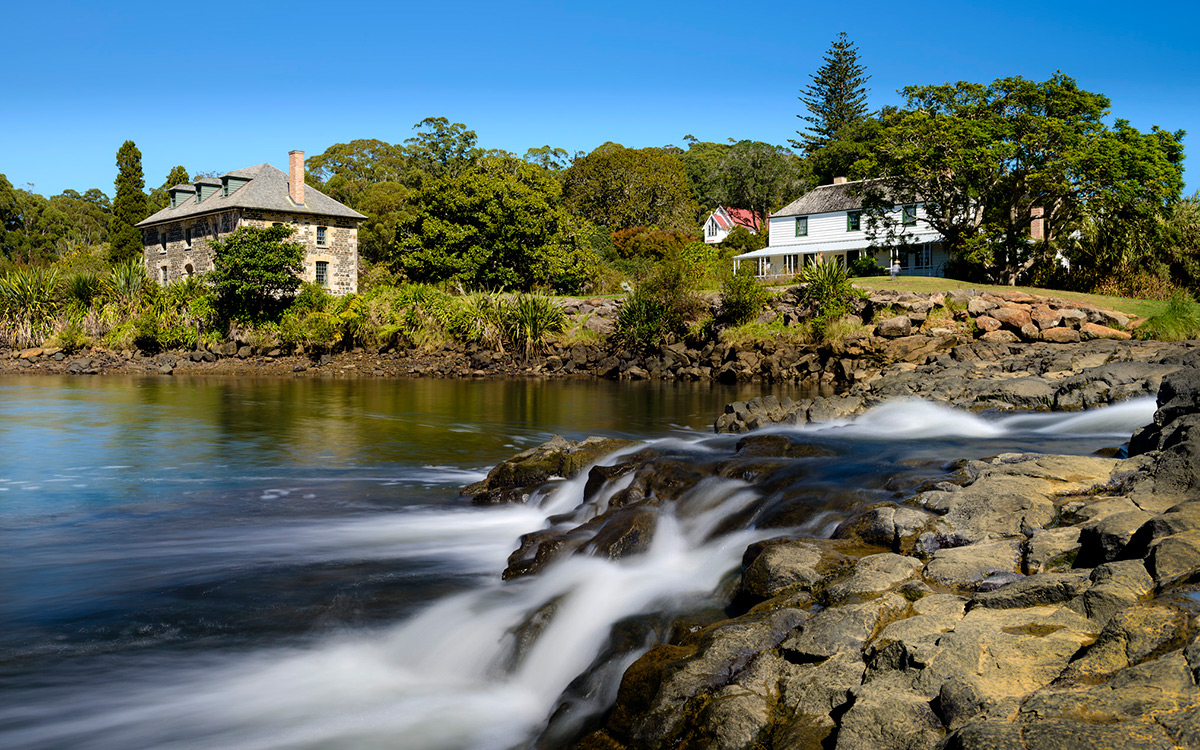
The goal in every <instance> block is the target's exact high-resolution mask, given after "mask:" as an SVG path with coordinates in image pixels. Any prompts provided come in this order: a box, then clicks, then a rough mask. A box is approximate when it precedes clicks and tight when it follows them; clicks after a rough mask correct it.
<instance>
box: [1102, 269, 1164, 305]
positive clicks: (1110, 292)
mask: <svg viewBox="0 0 1200 750" xmlns="http://www.w3.org/2000/svg"><path fill="white" fill-rule="evenodd" d="M1177 292H1178V289H1177V288H1176V287H1175V285H1174V284H1172V283H1171V282H1170V280H1169V279H1163V278H1161V277H1159V276H1156V275H1155V274H1152V273H1148V272H1146V271H1140V270H1130V269H1125V270H1123V271H1120V272H1118V273H1116V274H1114V275H1112V276H1109V277H1108V278H1106V279H1105V280H1104V281H1102V282H1100V283H1099V284H1097V285H1096V286H1095V287H1093V288H1092V294H1103V295H1105V296H1108V297H1128V298H1130V299H1155V300H1170V299H1174V298H1175V296H1176V294H1177Z"/></svg>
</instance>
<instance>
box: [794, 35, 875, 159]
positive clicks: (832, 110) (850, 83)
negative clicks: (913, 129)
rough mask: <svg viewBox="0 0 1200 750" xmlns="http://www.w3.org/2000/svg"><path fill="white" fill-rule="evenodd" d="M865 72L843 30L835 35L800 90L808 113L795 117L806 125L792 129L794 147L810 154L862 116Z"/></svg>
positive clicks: (865, 106)
mask: <svg viewBox="0 0 1200 750" xmlns="http://www.w3.org/2000/svg"><path fill="white" fill-rule="evenodd" d="M866 71H867V69H866V68H864V67H863V66H862V65H860V64H859V62H858V48H857V47H856V46H855V45H854V43H853V42H851V41H850V40H849V39H847V38H846V32H844V31H843V32H841V33H840V34H838V38H837V39H835V40H834V42H833V44H832V45H831V46H830V47H829V50H828V51H826V53H825V63H824V64H823V65H821V67H820V68H819V69H818V70H817V72H816V74H815V75H812V76H810V78H812V83H811V84H809V85H808V86H807V87H805V89H804V90H803V91H802V92H801V93H800V96H799V99H800V101H802V102H804V107H805V109H807V110H808V112H809V114H808V115H796V116H797V117H799V118H800V119H801V120H803V121H804V122H806V123H809V125H808V130H807V132H806V131H803V130H797V131H796V134H797V135H799V136H800V140H793V141H791V144H792V146H793V147H794V148H798V149H803V150H804V152H805V154H807V155H810V156H811V155H812V154H813V153H815V152H817V151H819V150H821V149H822V148H824V147H825V146H827V145H829V143H830V142H831V141H834V140H836V139H837V137H838V131H840V130H841V129H842V128H844V127H846V126H847V125H854V124H856V123H858V122H861V121H862V120H863V119H865V118H866V116H867V114H868V110H867V91H868V90H869V89H867V87H866V85H867V81H868V80H870V78H871V76H869V75H865V74H866Z"/></svg>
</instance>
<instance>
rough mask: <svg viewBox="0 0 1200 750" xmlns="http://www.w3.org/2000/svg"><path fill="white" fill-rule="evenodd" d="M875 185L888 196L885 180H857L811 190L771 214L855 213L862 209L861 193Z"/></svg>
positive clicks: (773, 216)
mask: <svg viewBox="0 0 1200 750" xmlns="http://www.w3.org/2000/svg"><path fill="white" fill-rule="evenodd" d="M873 183H874V184H877V185H879V186H881V187H883V188H884V195H885V196H886V195H887V192H888V191H887V181H886V180H884V179H876V180H856V181H854V182H843V183H841V184H840V185H821V186H820V187H815V188H813V189H812V190H809V191H808V192H807V193H805V194H804V195H802V196H800V197H799V198H797V199H796V200H794V201H792V202H791V203H789V204H787V205H786V206H784V207H783V208H781V209H779V210H778V211H776V212H775V213H773V214H771V217H772V218H778V217H780V216H807V215H809V214H826V213H831V212H833V211H854V210H856V209H859V208H862V204H863V198H862V194H861V192H862V190H863V188H865V187H868V186H871V185H872V184H873Z"/></svg>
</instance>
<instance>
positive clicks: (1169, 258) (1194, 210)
mask: <svg viewBox="0 0 1200 750" xmlns="http://www.w3.org/2000/svg"><path fill="white" fill-rule="evenodd" d="M1160 236H1161V237H1162V247H1163V249H1164V252H1163V254H1162V255H1161V256H1160V259H1161V261H1162V262H1163V263H1165V264H1166V266H1167V276H1168V278H1170V279H1171V280H1172V281H1174V282H1175V283H1176V284H1178V285H1180V286H1182V287H1184V288H1186V289H1188V290H1189V291H1191V293H1192V294H1193V295H1197V294H1200V192H1197V193H1193V194H1192V195H1190V196H1188V197H1186V198H1183V199H1181V200H1180V201H1179V202H1178V203H1176V204H1175V205H1173V206H1171V209H1170V211H1169V213H1168V214H1167V215H1166V216H1165V217H1164V218H1163V220H1162V232H1161V235H1160Z"/></svg>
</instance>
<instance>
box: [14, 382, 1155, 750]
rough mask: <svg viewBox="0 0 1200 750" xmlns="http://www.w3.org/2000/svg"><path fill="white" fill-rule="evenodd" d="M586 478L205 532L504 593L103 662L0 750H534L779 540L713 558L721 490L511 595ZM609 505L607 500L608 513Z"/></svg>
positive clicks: (932, 435)
mask: <svg viewBox="0 0 1200 750" xmlns="http://www.w3.org/2000/svg"><path fill="white" fill-rule="evenodd" d="M1153 411H1154V402H1153V399H1138V400H1135V401H1130V402H1126V403H1124V404H1120V405H1117V406H1113V407H1110V408H1107V409H1101V410H1097V411H1094V412H1086V413H1078V414H1037V415H1016V416H1004V417H999V418H983V417H980V416H975V415H970V414H966V413H963V412H957V411H953V410H950V409H945V408H942V407H938V406H934V405H932V404H929V403H926V402H920V401H897V402H891V403H888V404H886V405H884V406H881V407H879V408H877V409H875V410H873V411H871V412H869V413H867V414H865V415H863V416H862V417H860V418H858V419H854V420H847V421H845V422H841V423H837V424H829V425H820V426H810V427H792V428H772V431H775V432H788V433H803V434H806V435H808V436H809V437H810V438H812V439H816V440H821V439H830V438H832V439H837V440H849V441H868V442H869V441H874V442H876V443H888V442H896V441H928V440H933V439H966V440H970V439H977V438H978V439H994V438H1000V437H1005V436H1009V435H1015V434H1018V433H1019V434H1023V435H1030V436H1035V437H1038V438H1050V439H1054V438H1057V439H1069V438H1070V437H1071V436H1076V435H1080V436H1081V435H1105V436H1107V435H1111V436H1113V438H1114V440H1113V444H1118V443H1120V442H1123V441H1124V440H1125V439H1127V438H1128V436H1129V434H1131V433H1132V432H1133V430H1134V429H1136V428H1137V427H1139V426H1141V425H1144V424H1147V423H1148V422H1149V421H1150V418H1151V416H1152V414H1153ZM681 440H682V441H684V442H683V443H682V444H686V445H687V447H688V448H689V449H690V450H692V451H693V452H695V451H697V450H700V451H706V450H713V451H717V450H721V449H722V446H724V450H726V451H728V450H729V448H728V446H729V445H730V440H731V439H730V438H728V437H716V438H714V437H712V436H705V437H696V438H672V439H670V440H669V441H662V443H663V444H670V442H671V441H674V442H675V444H681V443H680V442H679V441H681ZM714 446H715V447H714ZM948 458H951V457H949V456H948ZM613 460H614V458H613V457H609V458H608V459H606V460H605V462H604V463H611V462H612V461H613ZM586 479H587V474H586V472H585V473H582V474H580V475H579V476H578V477H576V478H574V479H572V480H569V481H564V482H561V483H559V484H557V485H556V486H554V487H553V488H552V489H550V490H549V491H548V492H547V493H546V494H545V495H543V496H538V497H536V498H535V500H534V501H532V502H531V504H530V505H529V506H519V507H511V506H510V507H500V508H478V509H470V510H451V511H444V510H430V509H419V510H418V509H407V510H404V509H402V510H399V511H397V512H396V513H395V514H394V515H391V516H384V517H383V520H380V519H379V518H373V519H369V520H363V521H357V520H356V521H354V522H350V523H344V524H341V525H335V526H333V527H326V528H322V527H320V526H317V525H298V526H295V527H291V532H292V533H291V534H290V535H289V536H287V537H286V538H263V536H262V535H261V534H257V533H249V532H247V533H240V532H238V531H237V530H236V529H230V530H227V531H225V532H221V531H214V532H213V533H211V534H210V535H208V536H207V537H204V538H202V540H201V542H199V543H203V544H207V545H214V546H216V547H218V548H222V549H225V550H227V553H228V554H229V555H234V556H237V555H244V556H246V557H247V559H248V560H250V559H251V558H253V557H254V556H256V555H261V556H263V557H267V558H272V559H276V558H279V557H281V556H282V557H287V556H296V557H298V558H305V559H310V558H311V559H334V558H336V557H338V556H339V555H342V554H345V555H347V556H353V557H355V558H359V559H361V558H363V557H369V558H377V559H380V560H390V559H398V558H403V557H406V556H407V557H415V556H428V555H436V556H438V557H439V558H440V559H442V560H443V561H444V562H445V564H446V565H449V566H452V567H453V566H458V567H459V568H461V569H462V570H464V571H466V570H470V571H481V570H491V571H494V573H495V576H494V578H493V579H492V582H490V583H487V584H485V585H481V586H479V587H477V588H474V589H472V590H468V591H466V592H463V593H458V594H453V595H450V596H448V597H446V598H443V599H441V600H440V601H437V602H435V603H434V604H433V605H431V606H429V607H428V608H426V609H425V610H424V611H422V612H420V613H418V614H416V615H415V616H413V617H411V618H409V619H408V620H406V621H403V622H400V623H398V624H395V625H391V626H387V627H382V628H375V629H372V630H367V631H364V630H356V631H353V632H345V633H341V634H338V635H334V636H325V637H322V638H321V639H319V640H315V641H313V642H310V643H308V644H307V645H304V646H292V647H288V648H256V649H252V650H248V651H237V652H234V653H229V652H221V653H219V654H217V655H215V656H214V655H213V654H211V653H203V654H201V655H198V656H186V655H185V656H181V655H180V654H178V653H175V654H173V655H170V656H161V655H160V656H157V657H154V658H140V659H139V658H129V657H128V656H120V655H119V656H114V657H109V658H106V659H100V660H97V661H95V662H93V663H91V664H90V666H89V667H88V670H90V671H89V672H88V673H86V674H78V675H76V677H77V678H78V679H77V684H76V683H75V682H67V681H57V682H52V683H50V684H44V685H40V686H37V687H33V688H31V689H29V690H27V691H25V692H24V694H23V695H21V696H20V699H18V700H9V701H8V702H7V703H6V704H5V705H2V706H0V746H2V747H5V748H37V749H39V750H40V749H43V748H44V749H49V748H95V749H97V750H110V749H116V748H120V749H121V750H133V749H135V748H162V749H163V750H182V749H183V748H228V749H230V750H235V749H236V750H267V749H273V748H331V747H336V748H377V747H378V748H385V747H386V748H396V747H400V748H406V749H409V750H446V749H451V748H472V749H495V750H503V749H505V748H513V747H522V746H525V745H526V744H527V743H528V742H530V740H531V738H532V737H533V736H535V735H536V733H537V732H538V731H539V730H540V729H541V728H542V727H543V726H544V725H545V723H546V721H547V717H548V716H549V715H550V714H551V712H553V711H554V710H555V708H556V706H557V705H558V703H559V700H560V696H562V694H563V692H564V690H565V689H566V688H567V687H568V685H570V684H571V683H572V681H573V680H575V679H576V678H577V677H578V676H579V675H580V674H581V673H584V672H585V671H587V670H588V669H589V668H590V667H591V666H592V665H593V662H594V661H595V660H596V658H597V656H598V655H599V654H600V653H601V651H602V649H603V648H604V647H605V644H606V642H607V639H608V636H609V633H610V631H611V630H612V628H613V626H614V624H615V623H618V622H619V621H621V620H623V619H625V618H628V617H630V616H633V615H637V614H639V613H646V612H652V611H657V610H662V609H671V608H676V607H679V606H682V605H683V604H686V603H688V602H695V601H699V600H701V599H703V598H704V597H706V596H709V595H711V593H712V592H713V591H714V590H715V589H716V588H717V587H718V585H719V584H720V582H721V580H722V579H723V578H724V577H725V576H727V575H728V574H729V573H730V571H732V570H734V569H735V568H736V567H737V565H738V564H739V561H740V559H741V556H742V553H743V551H744V550H745V548H746V546H747V545H748V544H749V543H751V542H753V541H756V540H758V539H762V538H767V537H771V536H778V535H780V534H781V533H785V531H788V530H783V529H779V528H773V529H755V528H749V529H742V530H739V531H735V532H733V533H729V534H726V535H724V536H719V537H717V538H715V539H710V538H709V537H710V534H711V532H712V531H713V530H714V529H716V528H718V526H719V525H720V524H721V522H722V521H723V520H724V519H727V518H730V517H731V516H734V515H735V514H737V513H739V512H740V511H742V510H744V509H745V508H746V507H747V506H748V505H749V504H750V503H752V502H754V501H755V500H756V499H757V497H758V491H757V490H755V489H753V488H752V487H750V486H749V485H747V484H746V483H744V482H741V481H738V480H732V479H719V478H710V479H706V480H704V481H702V482H700V483H699V484H698V485H696V486H695V487H694V488H693V489H692V490H690V491H689V492H688V493H686V494H685V496H684V497H683V498H681V499H680V500H679V501H677V502H676V503H675V504H674V507H675V508H676V509H677V511H676V512H677V513H678V515H677V516H669V515H664V517H663V519H662V520H661V521H660V522H659V525H658V528H657V530H656V533H655V536H654V540H653V543H652V545H651V547H650V549H649V551H648V552H646V553H645V554H642V555H639V556H636V557H633V558H627V559H624V560H617V561H612V560H606V559H599V558H594V557H586V556H581V555H575V556H570V557H568V558H566V559H565V560H563V561H561V562H558V563H556V564H554V565H551V566H550V567H548V568H547V569H545V570H543V571H542V572H541V573H539V574H538V575H536V576H533V577H530V578H524V579H520V580H515V581H509V582H502V581H500V580H499V572H500V571H501V570H502V569H503V568H504V564H505V559H506V557H507V555H508V553H509V552H510V551H511V550H513V549H514V548H515V547H516V545H517V538H518V537H519V536H520V535H521V534H523V533H527V532H530V531H534V530H537V529H540V528H545V527H546V526H547V525H548V524H549V523H550V519H551V517H552V516H555V515H556V514H562V513H566V512H569V511H571V510H573V509H575V508H576V506H578V505H579V504H580V503H581V502H582V501H583V491H584V484H585V482H586ZM624 482H625V483H627V482H628V476H626V477H625V478H624ZM622 487H623V484H622V480H616V481H615V482H613V483H611V484H610V485H609V486H608V487H606V488H605V489H604V490H603V492H604V493H606V494H607V495H608V496H611V495H612V494H614V493H615V492H616V491H618V490H619V489H621V488H622ZM604 503H605V500H604V498H601V501H600V502H599V503H597V504H598V505H599V506H600V507H603V505H604ZM790 531H793V532H798V533H804V534H809V535H820V534H823V533H828V531H829V528H828V523H827V521H826V520H825V519H824V518H822V517H819V516H814V517H813V518H812V519H811V521H810V522H808V523H806V524H805V525H803V526H802V527H800V528H797V529H792V530H790ZM170 542H171V540H169V539H163V540H153V541H151V542H148V543H142V544H131V546H130V549H129V550H128V553H129V554H133V555H153V554H161V555H163V557H164V564H174V563H172V562H171V561H172V560H174V559H175V558H176V557H177V556H180V555H183V556H184V557H186V550H182V551H181V550H180V549H178V548H177V547H174V546H172V545H171V543H170ZM192 543H196V542H192ZM180 564H182V563H180ZM247 564H251V563H250V562H248V563H247ZM531 622H536V623H537V627H531V626H530V625H529V623H531ZM539 628H540V630H539ZM647 645H649V644H647ZM636 655H637V654H636V653H633V654H627V655H625V656H624V657H622V660H621V663H620V664H616V665H613V668H612V670H611V671H612V674H611V675H610V676H609V678H608V679H607V680H605V681H603V686H602V687H601V688H600V689H598V690H597V691H596V694H595V695H594V700H595V701H596V702H597V703H598V704H600V705H603V704H604V703H605V702H608V701H611V700H612V698H613V696H614V694H615V684H616V682H615V681H616V679H618V678H619V674H620V671H621V670H622V669H623V667H624V666H626V665H627V664H628V663H630V662H631V661H632V660H633V658H635V657H636Z"/></svg>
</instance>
